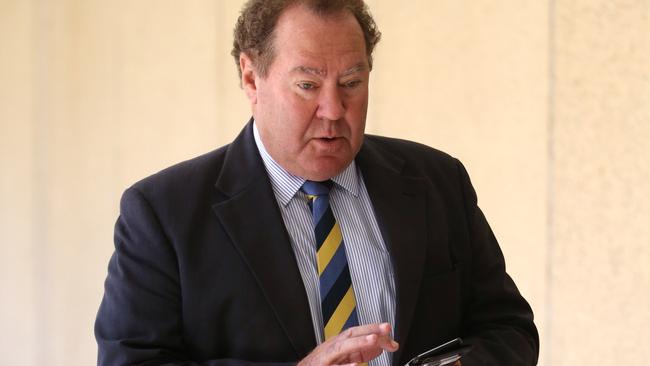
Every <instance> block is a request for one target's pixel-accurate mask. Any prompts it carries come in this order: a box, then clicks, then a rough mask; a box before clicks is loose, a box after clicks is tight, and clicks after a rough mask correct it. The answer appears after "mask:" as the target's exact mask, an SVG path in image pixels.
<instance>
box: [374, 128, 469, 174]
mask: <svg viewBox="0 0 650 366" xmlns="http://www.w3.org/2000/svg"><path fill="white" fill-rule="evenodd" d="M365 143H366V145H367V147H368V149H370V150H372V151H373V152H374V153H375V154H378V155H381V156H383V157H384V158H386V159H393V160H400V161H403V163H404V169H407V170H410V169H414V170H416V171H421V172H423V171H424V172H426V171H430V170H431V169H432V168H435V170H444V171H448V172H452V171H453V172H457V170H458V165H459V164H460V162H459V160H458V159H456V158H455V157H453V156H451V155H449V154H447V153H446V152H444V151H441V150H438V149H435V148H433V147H430V146H427V145H424V144H421V143H418V142H414V141H409V140H403V139H398V138H392V137H384V136H377V135H366V141H365Z"/></svg>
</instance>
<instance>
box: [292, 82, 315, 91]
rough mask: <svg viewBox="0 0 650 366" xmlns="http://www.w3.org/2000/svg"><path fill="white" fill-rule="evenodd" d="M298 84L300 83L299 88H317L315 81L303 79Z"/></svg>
mask: <svg viewBox="0 0 650 366" xmlns="http://www.w3.org/2000/svg"><path fill="white" fill-rule="evenodd" d="M296 85H298V88H300V89H302V90H312V89H315V88H316V85H314V84H313V83H310V82H308V81H301V82H299V83H298V84H296Z"/></svg>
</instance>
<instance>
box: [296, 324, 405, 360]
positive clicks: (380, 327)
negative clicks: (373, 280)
mask: <svg viewBox="0 0 650 366" xmlns="http://www.w3.org/2000/svg"><path fill="white" fill-rule="evenodd" d="M390 333H391V327H390V324H388V323H381V324H368V325H360V326H356V327H352V328H348V329H346V330H344V331H343V332H341V334H339V335H337V336H335V337H332V338H330V339H328V340H327V341H325V342H323V343H322V344H320V345H319V346H318V347H316V348H315V349H314V350H313V351H312V352H311V353H310V354H309V355H307V357H305V358H304V359H303V360H302V361H300V362H299V363H298V366H329V365H353V364H359V363H364V362H368V361H370V360H373V359H374V358H376V357H377V356H379V355H380V354H381V353H382V352H383V351H384V350H385V351H388V352H395V351H397V349H398V348H399V344H397V342H395V341H394V340H393V339H392V338H391V336H390Z"/></svg>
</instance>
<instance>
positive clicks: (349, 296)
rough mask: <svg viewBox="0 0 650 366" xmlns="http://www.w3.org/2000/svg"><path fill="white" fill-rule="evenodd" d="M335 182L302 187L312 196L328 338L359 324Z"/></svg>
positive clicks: (311, 204) (315, 183)
mask: <svg viewBox="0 0 650 366" xmlns="http://www.w3.org/2000/svg"><path fill="white" fill-rule="evenodd" d="M331 186H332V181H331V180H328V181H325V182H312V181H306V182H305V183H304V184H303V186H302V191H303V192H304V193H306V194H307V197H308V198H309V208H310V209H311V212H312V216H313V224H314V232H315V234H316V261H317V263H318V276H319V279H320V298H321V307H322V311H323V324H324V327H325V339H326V340H327V339H329V338H331V337H333V336H335V335H337V334H339V333H340V332H341V331H342V330H344V329H347V328H349V327H352V326H356V325H358V324H359V320H358V318H357V309H356V308H357V302H356V300H355V297H354V290H353V289H352V280H351V278H350V270H349V268H348V260H347V256H346V254H345V245H344V244H343V236H342V235H341V228H340V227H339V224H338V223H337V222H336V219H335V218H334V214H333V213H332V209H331V208H330V203H329V191H330V188H331Z"/></svg>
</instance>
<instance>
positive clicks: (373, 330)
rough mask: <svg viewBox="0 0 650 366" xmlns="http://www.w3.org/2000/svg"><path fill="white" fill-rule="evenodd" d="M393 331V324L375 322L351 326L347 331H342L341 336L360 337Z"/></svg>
mask: <svg viewBox="0 0 650 366" xmlns="http://www.w3.org/2000/svg"><path fill="white" fill-rule="evenodd" d="M390 332H391V326H390V324H388V323H373V324H365V325H357V326H356V327H350V328H348V329H346V330H345V331H343V332H341V334H340V335H341V336H343V337H345V338H352V337H360V336H365V335H369V334H377V335H389V334H390Z"/></svg>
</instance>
